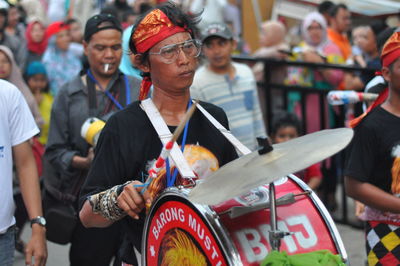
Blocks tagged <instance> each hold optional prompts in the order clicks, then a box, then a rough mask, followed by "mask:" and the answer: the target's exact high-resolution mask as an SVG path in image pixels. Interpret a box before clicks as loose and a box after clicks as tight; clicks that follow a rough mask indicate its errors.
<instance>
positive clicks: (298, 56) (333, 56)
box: [286, 12, 344, 133]
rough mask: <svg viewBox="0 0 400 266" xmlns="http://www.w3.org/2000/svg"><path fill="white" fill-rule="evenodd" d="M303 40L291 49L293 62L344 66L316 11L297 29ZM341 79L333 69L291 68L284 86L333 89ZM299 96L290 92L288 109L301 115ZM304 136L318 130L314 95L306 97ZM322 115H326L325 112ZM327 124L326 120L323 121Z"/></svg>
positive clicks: (315, 95) (317, 102)
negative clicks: (299, 30) (293, 57)
mask: <svg viewBox="0 0 400 266" xmlns="http://www.w3.org/2000/svg"><path fill="white" fill-rule="evenodd" d="M301 30H302V36H303V41H302V42H301V43H300V44H299V46H298V47H296V48H294V54H295V60H298V61H305V62H310V63H320V64H325V63H331V64H340V63H344V59H343V58H342V57H341V55H340V50H339V48H338V47H337V46H336V45H335V44H334V43H332V42H331V41H330V40H329V39H328V38H327V24H326V21H325V19H324V17H323V16H322V15H321V14H319V13H318V12H312V13H310V14H308V15H307V16H306V17H305V18H304V21H303V23H302V26H301ZM342 79H343V72H342V71H340V70H334V69H316V70H311V69H308V68H298V67H291V68H289V69H288V78H287V80H286V84H289V85H302V86H308V87H312V88H317V89H325V90H329V89H334V88H335V87H337V86H338V85H339V83H340V82H341V81H342ZM299 100H300V95H299V94H298V93H290V94H289V101H290V103H291V104H290V105H291V106H290V107H289V108H290V109H293V108H294V109H295V111H296V113H297V114H298V115H301V111H300V106H299V104H298V103H299ZM306 105H307V108H306V117H305V118H303V119H306V121H307V128H306V129H305V132H306V133H311V132H315V131H318V130H321V129H322V128H321V126H320V121H319V114H320V113H321V111H320V110H319V96H318V94H308V95H307V96H306ZM325 113H326V112H325ZM326 121H328V120H326Z"/></svg>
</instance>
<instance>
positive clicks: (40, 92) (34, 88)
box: [25, 61, 53, 145]
mask: <svg viewBox="0 0 400 266" xmlns="http://www.w3.org/2000/svg"><path fill="white" fill-rule="evenodd" d="M25 80H26V83H27V84H28V87H29V89H30V90H31V92H32V94H33V96H34V97H35V100H36V103H37V105H38V106H39V111H40V114H41V115H42V117H43V120H44V124H43V126H42V130H41V132H40V137H39V142H40V143H41V144H43V145H46V142H47V136H48V132H49V123H50V112H51V106H52V104H53V96H52V95H51V94H50V92H49V80H48V79H47V72H46V68H45V67H44V65H43V64H42V63H41V62H39V61H33V62H31V63H30V64H29V65H28V66H27V68H26V71H25Z"/></svg>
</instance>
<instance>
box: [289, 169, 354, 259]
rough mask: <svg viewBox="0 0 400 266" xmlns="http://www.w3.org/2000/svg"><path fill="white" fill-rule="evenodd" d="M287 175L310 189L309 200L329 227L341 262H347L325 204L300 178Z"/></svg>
mask: <svg viewBox="0 0 400 266" xmlns="http://www.w3.org/2000/svg"><path fill="white" fill-rule="evenodd" d="M287 177H288V178H290V179H291V180H293V181H294V182H296V183H297V185H299V186H300V188H301V189H303V190H305V191H311V193H310V195H309V197H310V199H311V201H312V202H313V203H314V205H315V207H316V208H317V209H318V211H319V212H320V214H321V215H322V218H323V219H324V221H325V224H326V226H327V227H328V229H329V232H330V234H331V236H332V238H333V242H334V243H335V246H336V249H337V250H338V252H339V254H340V256H341V257H342V260H343V262H344V263H347V261H348V256H347V251H346V249H345V247H344V243H343V240H342V237H341V236H340V234H339V231H338V230H337V228H336V225H335V222H334V221H333V219H332V216H331V215H330V213H329V211H328V210H327V209H326V207H325V205H324V204H323V203H322V201H321V199H320V198H319V197H318V196H317V194H316V193H315V192H314V191H313V190H312V189H311V188H310V187H309V186H308V185H307V184H306V183H304V181H303V180H301V179H300V178H298V177H297V176H295V175H294V174H289V175H287Z"/></svg>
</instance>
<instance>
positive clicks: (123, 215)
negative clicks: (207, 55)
mask: <svg viewBox="0 0 400 266" xmlns="http://www.w3.org/2000/svg"><path fill="white" fill-rule="evenodd" d="M198 20H199V19H198V16H189V15H186V14H184V13H183V12H182V11H181V10H180V9H178V8H177V7H176V6H175V5H173V4H171V3H167V4H164V5H161V6H159V7H158V8H155V9H152V10H150V11H149V12H147V13H146V14H145V15H144V16H142V18H141V19H139V20H138V22H137V23H136V24H135V26H134V27H133V30H132V36H131V41H130V49H131V51H132V53H133V54H134V61H135V62H134V63H135V65H136V67H137V68H139V69H140V70H141V71H142V72H143V73H144V79H143V82H142V86H141V93H140V101H138V102H135V103H133V104H131V105H130V106H128V107H127V108H125V109H124V110H122V111H120V112H118V113H117V114H115V115H114V116H113V117H111V118H110V119H109V120H108V122H107V124H106V126H105V128H104V129H103V131H102V134H101V136H100V139H99V141H98V144H97V147H96V153H95V158H94V161H93V164H92V168H91V170H90V172H89V175H88V177H87V180H86V182H85V184H84V186H83V188H82V191H81V211H80V219H81V221H82V223H83V225H84V226H86V227H107V226H109V225H111V224H113V223H114V222H116V221H121V223H122V224H123V228H124V230H125V241H124V243H125V244H124V247H123V249H124V250H122V251H121V252H122V253H121V254H122V261H124V262H125V263H129V264H137V261H136V258H135V256H134V252H133V247H135V248H136V249H137V250H139V251H140V246H141V238H142V230H143V223H144V218H145V212H144V211H143V208H144V207H145V204H148V203H151V201H152V200H153V199H152V197H151V196H150V194H149V192H148V190H147V191H146V192H145V193H143V194H141V192H140V191H141V189H142V187H143V185H142V184H143V183H144V181H145V180H146V178H147V177H146V174H147V172H148V170H149V167H151V165H152V164H153V162H154V160H155V159H157V157H158V156H159V154H160V151H161V149H162V141H161V140H160V139H162V140H163V139H164V140H165V132H166V131H167V132H168V133H169V134H166V135H168V136H169V138H170V137H171V135H170V132H173V131H174V130H175V128H176V126H177V125H178V124H179V123H180V122H181V120H182V119H183V118H184V116H185V113H186V110H187V108H188V106H190V105H191V102H192V100H191V97H190V91H189V88H190V86H191V84H192V81H193V76H194V73H195V70H196V66H197V57H198V56H199V54H200V50H201V47H200V43H199V42H198V41H197V40H195V39H194V31H195V24H196V23H197V22H198ZM151 85H153V91H152V95H151V100H148V99H147V100H146V101H144V99H145V98H146V97H147V94H148V92H149V89H150V86H151ZM145 103H146V104H145ZM201 106H202V107H203V108H204V109H205V110H206V111H207V112H208V113H209V114H211V115H212V116H213V117H214V118H215V119H216V120H218V121H219V122H220V123H221V124H222V125H223V126H224V127H225V128H227V127H228V120H227V117H226V115H225V113H224V112H223V110H222V109H221V108H219V107H216V106H214V105H211V104H208V103H204V102H202V103H201ZM202 112H203V111H201V112H200V111H199V110H196V111H195V112H194V114H193V116H192V117H191V119H190V120H189V122H187V123H186V126H185V129H184V132H183V134H182V136H181V137H180V138H179V139H178V141H177V143H178V144H179V145H181V146H182V147H183V148H184V151H183V153H184V156H185V158H186V159H187V161H188V162H189V164H190V165H191V166H192V167H191V168H195V169H194V170H193V171H195V176H196V177H199V176H200V177H201V176H202V175H203V176H204V175H206V174H208V173H210V171H215V170H216V169H217V168H218V167H219V166H221V165H224V164H226V163H228V162H229V161H231V160H233V159H235V158H236V157H237V154H236V151H235V148H234V147H233V146H232V145H231V144H230V143H229V141H228V140H227V139H225V138H224V136H223V135H222V134H221V133H220V132H219V131H218V129H217V128H215V127H214V126H213V124H212V123H211V122H210V121H209V120H208V119H207V118H206V117H205V116H204V115H203V113H202ZM172 157H173V156H172ZM173 159H174V162H175V163H176V161H177V160H176V159H175V158H173ZM169 164H171V170H169ZM176 164H177V168H179V163H176ZM166 169H167V170H165V169H162V170H161V171H160V173H161V174H160V175H162V174H165V175H166V176H167V179H168V180H169V181H171V180H172V182H169V183H170V185H171V184H172V185H173V184H174V183H175V182H174V179H173V178H174V176H176V172H177V171H176V169H175V164H174V165H173V164H172V161H170V162H169V163H167V164H166ZM174 170H175V171H174ZM179 170H181V169H180V168H179ZM181 172H182V171H180V173H181ZM182 175H183V176H184V174H182ZM175 184H176V183H175Z"/></svg>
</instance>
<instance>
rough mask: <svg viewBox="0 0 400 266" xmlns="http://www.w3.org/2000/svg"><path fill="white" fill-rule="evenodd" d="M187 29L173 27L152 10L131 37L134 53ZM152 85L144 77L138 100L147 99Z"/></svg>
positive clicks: (162, 13) (141, 51)
mask: <svg viewBox="0 0 400 266" xmlns="http://www.w3.org/2000/svg"><path fill="white" fill-rule="evenodd" d="M186 31H188V30H187V29H185V28H183V27H179V26H177V25H174V24H173V23H172V22H171V20H170V19H169V18H168V17H167V16H166V15H165V14H164V12H162V11H161V10H160V9H154V10H153V11H151V12H150V13H149V14H147V15H146V16H145V17H144V18H143V20H142V21H141V22H140V24H139V25H138V26H137V28H136V30H135V33H134V34H133V36H132V41H133V42H134V44H135V47H136V51H137V52H138V53H139V54H142V53H144V52H146V51H148V50H149V49H150V48H151V47H153V46H154V45H156V44H157V43H159V42H160V41H162V40H164V39H166V38H168V37H169V36H172V35H174V34H176V33H179V32H186ZM151 85H152V82H151V79H150V77H144V78H143V80H142V83H141V85H140V94H139V100H143V99H145V98H146V97H147V94H148V93H149V90H150V87H151Z"/></svg>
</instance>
